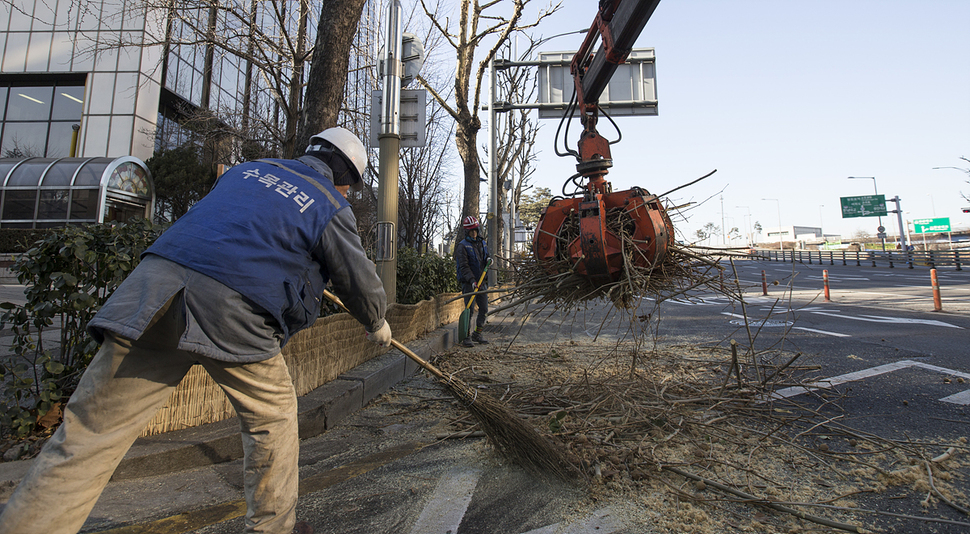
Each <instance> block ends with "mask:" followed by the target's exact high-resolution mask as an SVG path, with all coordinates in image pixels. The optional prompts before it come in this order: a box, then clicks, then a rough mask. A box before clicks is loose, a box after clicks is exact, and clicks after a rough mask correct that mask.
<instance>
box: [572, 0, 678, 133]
mask: <svg viewBox="0 0 970 534" xmlns="http://www.w3.org/2000/svg"><path fill="white" fill-rule="evenodd" d="M659 4H660V0H600V7H599V12H598V13H597V14H596V18H595V19H594V20H593V24H592V26H590V28H589V33H587V34H586V39H585V40H584V41H583V44H582V46H580V47H579V51H578V52H576V55H575V56H574V57H573V60H572V65H571V67H570V70H571V72H572V74H573V77H574V79H575V81H576V95H577V99H578V102H579V105H580V110H582V111H583V115H585V114H586V109H585V108H586V107H587V106H595V105H596V102H597V101H599V98H600V96H601V95H602V94H603V91H604V90H605V89H606V85H607V84H608V83H609V81H610V78H612V77H613V73H614V72H616V67H617V66H618V65H620V64H622V63H623V62H624V61H626V58H627V57H628V56H629V55H630V50H631V49H632V48H633V44H634V43H635V42H636V40H637V37H639V36H640V33H641V32H643V28H644V26H646V24H647V21H648V20H650V17H651V16H652V15H653V12H654V10H656V9H657V5H659ZM600 36H602V41H603V46H601V47H600V48H599V50H598V51H597V52H596V54H595V55H593V53H592V47H593V46H595V45H596V42H597V38H598V37H600Z"/></svg>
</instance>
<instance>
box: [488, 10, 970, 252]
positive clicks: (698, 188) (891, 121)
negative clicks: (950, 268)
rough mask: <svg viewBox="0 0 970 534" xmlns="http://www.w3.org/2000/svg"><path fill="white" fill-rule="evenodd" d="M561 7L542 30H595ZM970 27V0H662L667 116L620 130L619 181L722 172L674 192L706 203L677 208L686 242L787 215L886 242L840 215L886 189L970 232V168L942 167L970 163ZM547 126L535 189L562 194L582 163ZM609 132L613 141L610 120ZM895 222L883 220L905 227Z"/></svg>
mask: <svg viewBox="0 0 970 534" xmlns="http://www.w3.org/2000/svg"><path fill="white" fill-rule="evenodd" d="M536 3H538V2H536ZM564 3H565V4H567V5H566V7H564V8H562V9H561V10H560V12H558V13H556V14H554V15H553V16H552V17H550V18H549V19H548V20H547V21H545V22H543V24H542V25H541V26H540V27H539V28H538V30H537V31H536V34H537V35H540V36H551V35H555V34H558V33H562V32H566V31H572V30H578V29H582V28H584V27H588V26H589V24H590V23H591V22H592V20H593V17H594V15H595V11H596V4H597V3H596V2H593V1H592V0H582V1H576V0H567V1H566V2H564ZM968 23H970V0H910V1H901V0H880V1H868V0H841V1H831V0H818V1H814V2H795V1H788V0H773V1H769V0H732V1H726V0H663V1H662V2H660V5H659V7H658V8H657V10H656V11H655V12H654V14H653V16H652V17H651V19H650V21H649V22H648V23H647V26H646V28H645V29H644V31H643V33H642V34H641V35H640V38H639V39H638V41H637V44H636V48H654V49H655V51H656V58H657V59H656V73H657V78H656V84H657V95H658V103H659V105H658V109H659V114H658V115H657V116H652V117H628V118H618V119H617V122H618V124H619V127H620V129H621V131H622V134H623V139H622V141H621V142H620V143H618V144H615V145H613V146H612V152H613V164H614V166H613V168H612V169H611V171H610V174H609V175H608V176H607V179H608V180H609V181H611V182H612V184H613V188H614V190H624V189H629V188H630V187H633V186H639V187H642V188H645V189H647V190H648V191H650V192H653V193H663V192H665V191H668V190H670V189H673V188H675V187H677V186H679V185H683V184H686V183H688V182H690V181H693V180H695V179H697V178H699V177H701V176H703V175H705V174H707V173H709V172H711V171H713V170H715V169H716V170H717V172H716V173H715V174H714V175H713V176H711V177H710V178H707V179H706V180H704V181H701V182H699V183H697V184H695V185H693V186H690V187H688V188H685V189H682V190H680V191H678V192H676V193H674V194H673V195H672V196H671V199H670V200H671V201H672V202H673V203H674V204H677V205H680V204H685V203H689V202H693V203H694V204H693V206H692V207H691V208H690V209H689V210H687V211H684V212H683V217H676V216H675V217H674V224H675V227H676V230H677V232H678V234H679V236H680V238H681V239H684V240H685V241H691V240H693V239H696V235H695V232H696V230H697V229H699V228H701V227H703V226H704V225H706V224H707V223H713V224H715V225H716V226H719V227H720V226H721V225H722V221H723V224H724V226H725V227H727V228H728V229H730V228H732V227H737V228H739V230H740V231H741V232H742V233H747V232H748V231H749V230H748V228H750V227H752V226H753V225H754V223H755V222H759V223H760V224H761V225H762V226H763V227H764V228H765V229H766V230H767V229H768V228H775V227H777V226H779V219H780V224H781V226H790V225H796V226H812V227H818V226H821V227H822V228H823V231H824V232H825V233H826V234H841V235H842V236H843V239H844V240H846V241H849V240H851V237H852V236H854V235H855V234H856V233H857V232H859V231H860V230H861V231H866V232H868V233H870V234H873V235H874V234H875V232H876V226H878V223H877V219H876V218H874V217H873V218H848V219H843V218H842V216H841V209H840V200H839V199H840V197H844V196H858V195H870V194H873V193H874V185H875V187H876V188H878V192H879V193H880V194H884V195H886V198H892V197H893V196H896V195H898V196H899V197H900V199H901V203H902V211H903V218H904V220H913V219H920V218H933V217H949V218H950V222H951V226H952V227H953V228H954V229H955V230H956V229H970V214H965V213H962V211H961V208H962V207H964V206H967V207H970V200H966V199H964V198H962V197H961V193H963V194H966V195H967V196H970V184H968V183H967V180H968V179H970V176H968V175H967V174H965V173H963V172H961V171H959V170H956V169H937V170H934V169H933V167H958V168H970V163H968V162H966V161H963V160H961V159H960V157H961V156H966V157H968V158H970V31H968V30H967V27H968ZM581 40H582V36H581V35H574V36H566V37H560V38H556V39H553V40H551V41H549V42H547V43H545V44H544V45H542V46H541V47H540V50H541V51H562V50H575V49H576V48H577V47H578V46H579V44H580V42H581ZM483 118H484V117H483ZM541 123H542V128H541V130H540V134H539V138H538V143H539V149H540V154H539V160H538V162H537V165H536V167H537V169H538V171H537V172H536V174H535V178H534V180H533V183H534V184H535V185H537V186H539V187H549V188H550V189H551V190H552V191H553V192H554V193H555V192H559V191H561V189H562V184H563V182H564V181H565V180H566V179H567V178H569V176H571V175H572V174H573V173H574V172H575V160H574V159H573V158H560V157H557V156H556V155H555V152H554V150H553V146H554V144H553V143H554V136H555V132H556V126H557V121H556V120H551V119H544V120H542V121H541ZM579 128H580V127H579V124H578V121H577V122H576V123H575V125H574V126H573V127H571V129H570V134H571V137H572V139H569V140H568V141H569V144H570V146H572V147H575V145H576V140H577V139H578V135H579V131H580V130H579ZM599 129H600V133H601V134H602V135H604V137H607V138H608V139H614V138H615V137H616V135H615V133H614V132H613V130H612V127H611V126H610V125H609V123H608V122H606V121H605V120H601V121H600V122H599ZM483 140H484V136H483ZM849 176H857V177H873V178H875V180H873V179H868V178H867V179H848V178H847V177H849ZM722 197H723V200H722ZM763 199H775V200H763ZM722 206H723V209H722ZM889 209H893V206H892V205H890V206H889ZM895 220H896V218H895V215H893V214H890V215H889V217H883V224H884V225H885V226H886V228H887V230H888V232H889V233H890V234H892V235H895V234H896V232H897V229H896V228H897V225H896V222H895ZM762 239H765V238H762ZM735 244H739V243H738V242H735Z"/></svg>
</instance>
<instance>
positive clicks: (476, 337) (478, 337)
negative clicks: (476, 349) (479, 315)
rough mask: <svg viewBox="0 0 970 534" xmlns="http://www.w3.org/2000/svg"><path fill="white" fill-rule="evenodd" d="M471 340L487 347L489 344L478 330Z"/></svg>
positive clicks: (473, 333)
mask: <svg viewBox="0 0 970 534" xmlns="http://www.w3.org/2000/svg"><path fill="white" fill-rule="evenodd" d="M471 339H472V341H474V342H475V343H481V344H483V345H487V344H488V340H487V339H485V336H483V335H482V333H481V332H479V331H477V330H476V331H475V332H472V337H471Z"/></svg>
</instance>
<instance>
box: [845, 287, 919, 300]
mask: <svg viewBox="0 0 970 534" xmlns="http://www.w3.org/2000/svg"><path fill="white" fill-rule="evenodd" d="M921 289H929V288H921ZM850 295H882V296H884V297H895V298H900V297H903V296H905V297H909V298H910V299H912V298H915V297H917V296H919V295H900V294H899V293H881V292H878V291H855V290H850Z"/></svg>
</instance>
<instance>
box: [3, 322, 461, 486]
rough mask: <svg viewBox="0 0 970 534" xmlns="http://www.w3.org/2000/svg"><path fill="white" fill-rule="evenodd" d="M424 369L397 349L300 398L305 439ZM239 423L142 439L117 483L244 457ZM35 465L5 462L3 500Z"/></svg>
mask: <svg viewBox="0 0 970 534" xmlns="http://www.w3.org/2000/svg"><path fill="white" fill-rule="evenodd" d="M457 334H458V325H457V323H452V324H450V325H445V326H443V327H441V328H438V329H437V330H434V331H432V332H430V333H429V334H428V335H426V336H425V337H423V338H421V339H419V340H416V341H414V342H411V343H410V344H408V348H409V349H411V350H412V351H413V352H414V353H416V354H417V355H418V356H420V357H421V358H424V359H428V358H430V357H431V356H432V355H433V354H435V353H437V352H442V351H444V350H447V349H449V348H450V347H452V346H453V345H454V344H455V340H457V338H458V336H457ZM419 369H420V366H419V365H418V364H417V363H415V362H414V361H413V360H411V359H410V358H408V357H407V356H405V355H404V354H403V353H401V352H400V351H398V350H391V351H389V352H387V353H385V354H383V355H381V356H378V357H376V358H373V359H371V360H369V361H367V362H365V363H363V364H361V365H359V366H357V367H355V368H354V369H351V370H349V371H347V372H346V373H343V374H341V375H340V376H339V377H338V378H337V379H336V380H334V381H332V382H329V383H327V384H324V385H322V386H320V387H318V388H317V389H315V390H313V391H311V392H310V393H308V394H307V395H304V396H302V397H300V398H298V399H297V402H298V408H297V410H298V413H299V415H298V417H299V422H300V439H307V438H310V437H314V436H317V435H319V434H321V433H323V432H324V431H326V430H327V429H330V428H333V427H334V426H335V425H337V424H338V423H339V422H340V421H342V420H344V419H346V418H347V417H348V416H350V415H351V414H353V413H355V412H356V411H358V410H360V409H361V408H363V407H364V406H366V405H367V404H368V403H369V402H370V401H372V400H374V399H375V398H377V397H378V396H380V395H381V394H383V393H384V392H385V391H387V390H388V389H390V388H391V387H393V386H394V385H395V384H397V383H398V382H400V381H401V380H404V379H405V378H406V377H408V376H411V375H412V374H414V373H415V372H417V371H418V370H419ZM242 455H243V451H242V442H241V439H240V437H239V422H238V420H237V419H236V418H235V417H233V418H230V419H226V420H223V421H219V422H216V423H210V424H207V425H202V426H199V427H193V428H186V429H183V430H175V431H172V432H166V433H164V434H159V435H157V436H148V437H144V438H139V439H138V440H136V441H135V443H134V445H132V447H131V449H129V450H128V453H127V454H126V455H125V457H124V458H123V459H122V460H121V464H120V465H119V466H118V468H117V469H116V470H115V473H114V475H113V476H112V480H114V481H117V480H127V479H134V478H141V477H149V476H157V475H161V474H165V473H171V472H175V471H182V470H186V469H192V468H196V467H202V466H206V465H211V464H215V463H220V462H226V461H230V460H235V459H238V458H242ZM31 463H32V462H31V460H23V461H15V462H2V463H0V499H6V498H8V497H9V495H10V493H12V492H13V489H14V488H15V487H16V485H17V483H18V482H19V481H20V480H21V479H22V478H23V476H24V475H25V474H26V473H27V470H28V469H29V468H30V465H31Z"/></svg>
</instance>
